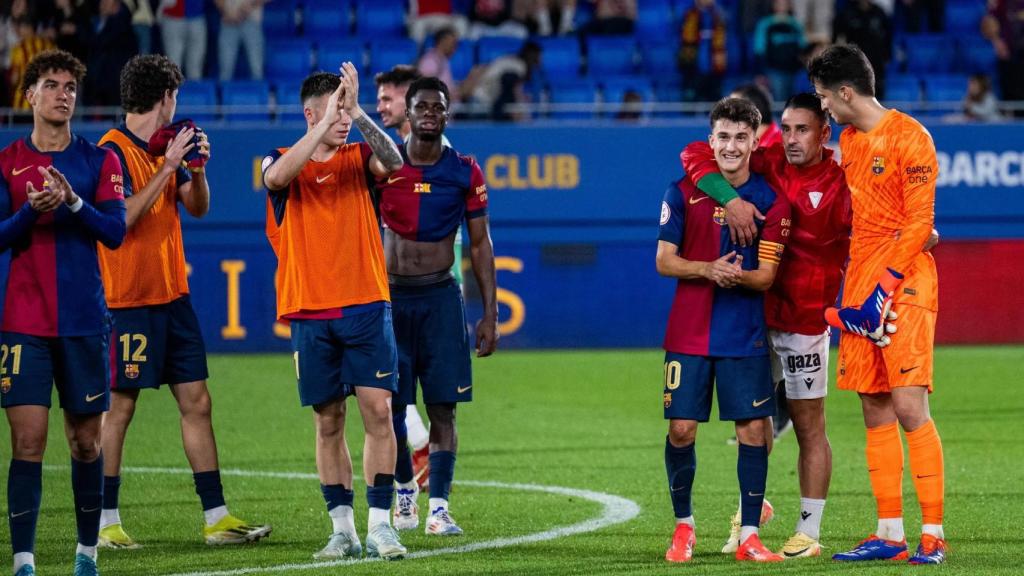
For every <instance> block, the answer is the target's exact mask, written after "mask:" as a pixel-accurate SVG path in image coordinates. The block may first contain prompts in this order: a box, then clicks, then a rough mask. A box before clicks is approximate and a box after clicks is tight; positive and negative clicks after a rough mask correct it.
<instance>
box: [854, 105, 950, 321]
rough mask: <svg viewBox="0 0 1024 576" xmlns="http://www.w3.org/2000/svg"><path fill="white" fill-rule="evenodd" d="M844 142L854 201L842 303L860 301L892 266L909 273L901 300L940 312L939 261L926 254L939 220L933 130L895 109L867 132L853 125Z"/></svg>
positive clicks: (899, 295) (898, 295) (899, 292)
mask: <svg viewBox="0 0 1024 576" xmlns="http://www.w3.org/2000/svg"><path fill="white" fill-rule="evenodd" d="M839 146H840V147H841V148H842V152H843V159H842V164H843V169H844V170H845V172H846V182H847V184H848V185H849V187H850V193H851V199H852V202H853V236H852V239H851V242H850V264H849V266H848V268H847V272H846V280H845V283H844V286H843V305H844V306H858V305H860V304H862V303H863V302H864V300H865V298H867V296H868V294H870V293H871V290H873V289H874V287H875V285H876V284H877V282H878V278H879V276H880V275H881V273H882V271H883V270H885V268H886V267H889V268H892V269H893V270H896V271H897V272H900V273H902V274H903V275H904V276H905V279H904V281H903V283H902V284H901V285H900V287H899V289H898V290H897V292H896V295H895V302H896V303H902V304H910V305H915V306H920V307H922V308H925V309H928V310H936V309H937V307H938V278H937V275H936V272H935V260H934V259H932V255H931V254H930V253H927V252H922V251H921V249H922V247H923V246H924V243H925V241H926V240H927V239H928V237H929V235H930V234H931V231H932V227H933V225H934V221H935V182H936V180H937V178H938V175H939V166H938V162H937V160H936V158H935V144H934V142H932V137H931V134H929V133H928V131H927V130H926V129H925V128H924V126H922V125H921V124H920V123H919V122H917V120H914V119H913V118H911V117H910V116H909V115H907V114H904V113H902V112H899V111H897V110H889V111H887V112H886V113H885V116H883V118H882V121H881V122H879V124H878V125H877V126H875V127H874V128H873V129H871V130H870V131H868V132H861V131H858V130H857V129H855V128H854V127H853V126H848V127H847V128H846V129H845V130H843V132H842V134H841V135H840V137H839Z"/></svg>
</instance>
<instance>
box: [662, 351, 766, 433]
mask: <svg viewBox="0 0 1024 576" xmlns="http://www.w3.org/2000/svg"><path fill="white" fill-rule="evenodd" d="M712 386H715V387H717V388H718V419H719V420H754V419H757V418H764V417H765V416H771V415H773V414H775V392H774V387H773V385H772V366H771V361H770V359H769V357H768V356H751V357H748V358H711V357H708V356H691V355H688V354H676V353H675V352H666V353H665V391H664V396H663V401H664V404H665V419H666V420H669V419H680V420H696V421H698V422H707V421H708V418H709V417H710V416H711V395H712V393H711V388H712Z"/></svg>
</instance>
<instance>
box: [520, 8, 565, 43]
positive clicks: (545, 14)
mask: <svg viewBox="0 0 1024 576" xmlns="http://www.w3.org/2000/svg"><path fill="white" fill-rule="evenodd" d="M520 1H522V2H526V3H527V5H528V9H527V13H528V14H529V16H528V17H527V20H526V26H527V28H528V29H529V30H530V32H531V33H532V34H537V35H539V36H552V35H558V36H564V35H566V34H570V33H572V31H573V21H574V20H575V19H576V0H520Z"/></svg>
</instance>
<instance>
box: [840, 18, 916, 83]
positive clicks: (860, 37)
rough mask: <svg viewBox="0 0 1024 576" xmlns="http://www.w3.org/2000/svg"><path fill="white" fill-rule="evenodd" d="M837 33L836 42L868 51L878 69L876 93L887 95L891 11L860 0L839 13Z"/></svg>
mask: <svg viewBox="0 0 1024 576" xmlns="http://www.w3.org/2000/svg"><path fill="white" fill-rule="evenodd" d="M833 36H834V37H833V41H834V42H841V43H846V44H856V45H857V46H858V47H859V48H860V49H861V50H862V51H863V52H864V55H865V56H867V57H868V61H869V62H871V67H872V68H874V69H875V96H876V97H877V98H878V99H879V100H882V99H884V98H885V68H886V66H887V65H888V64H889V60H890V59H891V58H892V23H891V22H890V20H889V15H888V14H886V13H885V11H884V10H883V9H882V8H881V7H880V6H879V5H878V4H877V3H876V2H874V1H873V0H856V1H855V2H851V3H850V4H849V5H847V6H846V8H845V9H844V10H843V11H842V12H840V13H839V16H838V17H837V18H836V22H835V26H834V32H833ZM910 72H915V71H914V70H910Z"/></svg>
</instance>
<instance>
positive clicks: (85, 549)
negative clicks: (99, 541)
mask: <svg viewBox="0 0 1024 576" xmlns="http://www.w3.org/2000/svg"><path fill="white" fill-rule="evenodd" d="M78 554H84V555H86V556H88V557H89V558H92V559H93V560H95V559H96V547H95V546H82V545H81V544H79V545H78V546H75V555H76V556H77V555H78Z"/></svg>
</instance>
